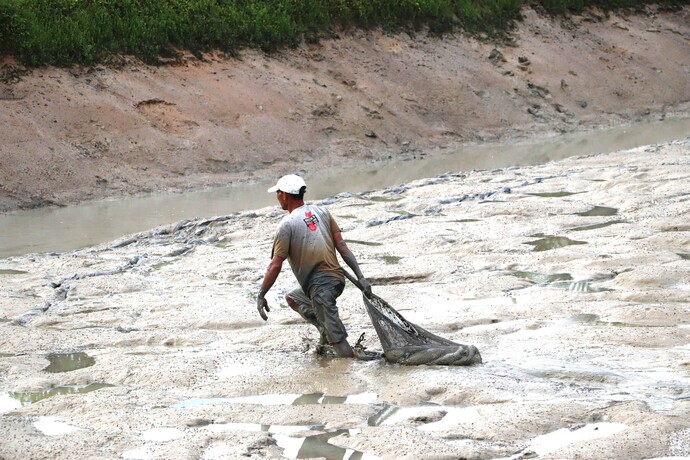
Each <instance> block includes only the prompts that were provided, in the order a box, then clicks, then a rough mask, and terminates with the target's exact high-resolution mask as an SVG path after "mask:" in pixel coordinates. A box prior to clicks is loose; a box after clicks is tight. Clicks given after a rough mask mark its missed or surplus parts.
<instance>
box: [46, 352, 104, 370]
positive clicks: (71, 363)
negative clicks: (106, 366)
mask: <svg viewBox="0 0 690 460" xmlns="http://www.w3.org/2000/svg"><path fill="white" fill-rule="evenodd" d="M47 358H48V361H50V364H49V365H48V367H46V368H45V369H43V370H44V371H46V372H54V373H56V372H70V371H74V370H77V369H83V368H85V367H90V366H93V365H94V364H95V363H96V360H95V359H93V358H92V357H91V356H89V355H87V354H86V353H84V352H79V353H51V354H49V355H48V356H47Z"/></svg>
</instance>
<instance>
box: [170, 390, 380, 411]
mask: <svg viewBox="0 0 690 460" xmlns="http://www.w3.org/2000/svg"><path fill="white" fill-rule="evenodd" d="M376 399H377V395H376V393H360V394H355V395H348V396H329V395H325V394H323V393H307V394H279V393H278V394H264V395H251V396H239V397H233V398H192V399H188V400H186V401H181V402H179V403H176V404H174V405H173V406H172V407H177V408H182V407H196V406H205V405H207V404H217V403H231V404H258V405H262V406H279V405H292V406H299V405H306V404H371V403H373V402H375V401H376Z"/></svg>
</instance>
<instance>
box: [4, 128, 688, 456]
mask: <svg viewBox="0 0 690 460" xmlns="http://www.w3.org/2000/svg"><path fill="white" fill-rule="evenodd" d="M688 178H690V140H684V141H678V142H671V143H665V144H659V145H651V146H647V147H643V148H637V149H633V150H629V151H621V152H615V153H610V154H600V155H591V156H587V157H581V158H570V159H566V160H560V161H556V162H551V163H548V164H545V165H541V166H525V167H518V168H505V169H492V170H477V171H472V172H469V173H463V174H444V175H441V176H437V177H433V178H428V179H420V180H417V181H413V182H410V183H407V184H404V185H403V186H399V187H395V188H391V189H382V190H377V191H373V192H363V193H361V194H343V195H338V196H333V197H329V198H326V199H324V200H323V201H322V203H325V204H326V205H327V206H328V207H329V209H330V210H331V212H332V213H333V214H334V216H335V217H336V219H338V221H339V223H340V224H341V226H342V228H343V232H344V235H345V237H346V238H347V240H348V241H349V242H350V243H351V244H350V248H351V249H352V250H353V252H355V254H356V255H357V257H358V259H359V261H360V264H361V267H362V270H363V272H364V273H365V274H366V275H367V276H368V277H369V279H370V280H371V282H372V285H373V289H374V293H376V294H377V295H379V296H380V297H381V298H383V299H386V301H387V302H388V303H390V305H391V306H393V307H394V308H395V309H396V310H398V311H399V312H400V313H401V314H402V315H404V317H405V318H406V319H408V320H409V321H411V322H413V323H414V324H417V325H420V326H422V327H423V328H424V329H426V330H428V331H430V332H432V333H434V334H438V335H439V336H441V337H444V338H447V339H448V340H452V341H453V342H456V343H461V344H472V345H474V346H476V347H477V349H478V350H479V352H480V353H481V357H482V363H481V364H475V365H472V366H442V365H422V366H402V365H397V364H391V363H387V362H386V361H385V360H376V361H366V362H364V361H355V360H347V359H338V358H332V357H328V356H319V355H317V354H316V353H315V352H314V350H315V346H316V344H317V342H318V333H317V332H316V330H315V329H313V327H311V326H310V325H308V324H306V323H304V322H303V321H302V320H301V319H300V318H299V317H298V316H297V315H295V314H294V312H292V310H291V309H290V308H289V307H288V306H287V305H285V303H284V300H283V299H282V296H283V294H284V293H285V292H288V291H289V290H291V289H292V288H294V286H295V282H294V280H293V277H292V276H291V274H290V273H289V271H287V270H286V271H284V273H282V274H281V275H280V277H279V278H278V281H277V283H276V285H275V287H274V289H272V291H271V292H270V294H269V298H268V299H267V300H268V302H269V304H270V305H271V307H272V308H271V312H270V313H269V320H268V321H267V322H264V321H262V320H261V319H260V318H259V316H258V314H257V313H256V308H255V295H256V291H257V288H258V285H259V283H260V280H261V278H262V276H263V273H264V270H265V268H266V264H267V263H268V261H269V257H270V248H271V242H272V238H273V232H274V229H275V227H276V226H277V224H278V222H279V221H280V219H281V218H282V216H283V215H284V214H283V211H281V210H280V209H279V208H278V206H277V205H276V206H270V207H265V208H261V209H256V210H252V211H243V212H238V213H234V214H228V215H221V216H215V217H206V218H200V219H193V220H185V221H180V222H177V223H175V224H172V225H166V226H162V227H156V228H155V229H152V230H150V231H146V232H142V233H136V234H131V235H126V236H123V237H122V238H120V239H118V240H116V241H113V242H109V243H106V244H103V245H99V246H93V247H88V248H84V249H80V250H76V251H71V252H65V253H36V254H27V255H23V256H14V257H9V258H5V259H0V274H2V276H1V279H2V284H1V285H0V430H1V432H2V433H3V434H4V435H5V436H6V438H5V439H6V441H3V442H2V443H0V458H53V459H68V458H69V459H70V460H72V459H78V460H81V459H84V460H86V459H91V458H104V459H111V458H112V459H163V458H195V459H234V458H314V457H320V458H327V459H353V458H361V459H365V458H381V459H398V458H429V459H441V458H444V459H445V458H467V459H516V460H517V459H525V458H545V459H547V458H548V459H556V458H557V459H575V458H611V459H618V458H621V459H622V458H625V459H662V458H669V457H688V456H690V284H689V281H688V280H690V263H689V261H688V254H690V227H689V226H688V224H687V222H688V221H689V220H690V195H688V191H687V183H688V182H687V179H688ZM566 190H567V192H568V193H560V192H561V191H566ZM555 193H556V194H555ZM545 194H546V195H548V196H546V195H545ZM554 194H555V195H554ZM373 197H382V198H390V199H376V200H373V199H372V198H373ZM307 198H309V197H308V196H307ZM362 203H366V204H368V206H361V204H362ZM354 205H357V206H359V207H358V208H357V218H356V219H355V218H347V216H352V214H353V206H354ZM401 210H405V211H407V212H408V213H409V215H410V216H412V217H408V218H405V219H395V217H397V216H400V215H401V214H398V212H399V211H401ZM614 211H615V212H614ZM612 216H614V217H612ZM614 223H615V225H614ZM575 235H576V236H575ZM539 240H542V242H541V243H539V244H540V245H544V246H543V247H544V250H538V246H537V245H536V244H534V243H535V242H537V241H539ZM570 241H577V242H581V243H585V244H562V243H564V242H570ZM539 247H541V246H539ZM339 305H340V312H341V317H342V319H343V321H344V323H345V325H346V326H347V328H348V331H349V333H350V337H351V339H352V340H353V341H354V340H355V339H356V338H357V337H359V336H360V335H361V334H362V333H364V334H365V339H364V345H365V346H366V347H367V349H368V350H374V351H375V350H380V349H381V344H380V343H379V342H378V341H377V339H376V337H377V336H376V332H375V330H374V328H373V326H372V323H371V321H370V319H369V317H368V315H367V312H366V309H365V307H364V305H363V302H362V297H361V293H360V292H359V290H358V289H357V288H356V287H354V286H353V285H348V286H347V288H346V289H345V292H344V293H343V295H342V297H341V298H340V299H339Z"/></svg>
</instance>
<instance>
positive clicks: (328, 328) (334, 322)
mask: <svg viewBox="0 0 690 460" xmlns="http://www.w3.org/2000/svg"><path fill="white" fill-rule="evenodd" d="M344 288H345V283H344V282H343V281H341V280H339V279H338V278H335V277H330V276H329V277H324V276H322V277H319V278H318V279H314V280H312V282H311V284H310V286H309V294H310V295H309V296H307V295H306V294H305V293H304V291H303V290H302V289H295V290H294V291H292V292H290V293H289V294H288V296H290V297H291V298H292V299H293V300H294V301H295V302H297V303H298V304H299V306H300V311H299V314H300V315H301V316H302V318H304V319H305V320H307V321H308V322H310V323H311V324H313V325H314V326H316V328H317V329H318V330H319V332H320V333H321V335H322V336H323V337H325V339H326V340H327V341H328V343H338V342H342V341H343V340H345V339H346V338H347V331H346V330H345V326H344V325H343V322H342V321H341V320H340V315H339V314H338V306H337V305H336V300H337V299H338V297H339V296H340V294H342V293H343V289H344Z"/></svg>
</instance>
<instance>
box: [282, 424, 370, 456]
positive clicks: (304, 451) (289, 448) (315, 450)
mask: <svg viewBox="0 0 690 460" xmlns="http://www.w3.org/2000/svg"><path fill="white" fill-rule="evenodd" d="M358 432H359V431H358V430H337V431H332V432H328V433H322V434H316V435H312V436H307V437H303V438H293V437H290V436H285V435H276V436H274V438H275V440H276V442H277V443H278V447H280V448H282V449H283V456H285V457H287V458H323V459H326V460H365V459H375V458H378V457H376V456H372V455H369V454H366V453H364V452H361V451H358V450H354V449H346V448H343V447H338V446H335V445H333V444H331V443H329V442H328V440H329V439H331V438H334V437H336V436H350V435H354V434H357V433H358Z"/></svg>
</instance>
